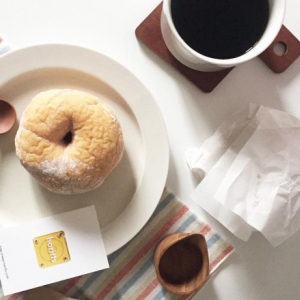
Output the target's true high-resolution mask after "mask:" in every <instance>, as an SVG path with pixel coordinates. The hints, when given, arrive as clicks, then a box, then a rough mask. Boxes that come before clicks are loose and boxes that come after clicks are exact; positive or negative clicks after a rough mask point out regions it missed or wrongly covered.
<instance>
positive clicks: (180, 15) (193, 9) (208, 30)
mask: <svg viewBox="0 0 300 300" xmlns="http://www.w3.org/2000/svg"><path fill="white" fill-rule="evenodd" d="M171 14H172V19H173V23H174V25H175V28H176V30H177V31H178V33H179V35H180V36H181V38H182V39H183V40H184V41H185V42H186V43H187V44H188V45H189V46H190V47H191V48H192V49H194V50H195V51H197V52H198V53H200V54H203V55H205V56H208V57H212V58H218V59H229V58H234V57H238V56H241V55H243V54H245V53H246V52H247V51H249V50H250V49H251V48H253V46H255V44H256V43H257V42H258V41H259V39H260V38H261V36H262V35H263V33H264V31H265V29H266V26H267V23H268V19H269V2H268V0H172V1H171Z"/></svg>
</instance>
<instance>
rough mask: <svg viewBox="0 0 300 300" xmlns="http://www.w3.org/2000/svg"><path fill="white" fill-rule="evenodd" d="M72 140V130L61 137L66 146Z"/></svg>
mask: <svg viewBox="0 0 300 300" xmlns="http://www.w3.org/2000/svg"><path fill="white" fill-rule="evenodd" d="M72 140H73V132H72V131H69V132H67V134H66V135H65V136H64V137H63V139H62V142H63V144H64V145H65V146H68V145H69V144H71V143H72Z"/></svg>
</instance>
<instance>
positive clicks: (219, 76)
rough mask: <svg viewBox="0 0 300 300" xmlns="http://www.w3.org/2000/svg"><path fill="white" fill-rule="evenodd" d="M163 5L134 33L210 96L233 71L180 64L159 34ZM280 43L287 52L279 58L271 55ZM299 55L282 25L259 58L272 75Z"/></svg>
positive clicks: (297, 45) (295, 42)
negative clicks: (206, 69) (205, 70)
mask: <svg viewBox="0 0 300 300" xmlns="http://www.w3.org/2000/svg"><path fill="white" fill-rule="evenodd" d="M161 11H162V3H160V4H159V5H158V6H157V7H156V8H155V9H154V10H153V11H152V13H151V14H150V15H149V16H148V17H147V18H146V19H145V20H144V21H143V22H142V23H141V24H140V25H139V26H138V27H137V29H136V31H135V34H136V36H137V38H138V39H139V40H140V41H141V42H142V43H144V44H145V45H146V46H147V47H148V48H149V49H150V50H152V51H153V52H154V53H155V54H157V55H158V56H159V57H160V58H162V59H163V60H164V61H165V62H167V63H168V64H170V65H171V66H173V67H174V68H175V69H176V70H178V71H179V72H180V73H181V74H182V75H184V76H185V77H186V78H188V79H189V80H190V81H191V82H193V83H194V84H195V85H196V86H197V87H198V88H199V89H201V90H202V91H203V92H205V93H210V92H212V91H213V90H214V88H216V86H217V85H218V84H219V83H220V82H221V81H222V80H223V79H224V78H225V77H226V76H227V75H228V74H229V72H230V71H231V70H232V69H233V68H230V69H225V70H222V71H219V72H200V71H196V70H193V69H191V68H189V67H186V66H185V65H183V64H182V63H181V62H179V61H178V60H177V59H176V58H175V57H174V56H173V55H172V54H171V53H170V51H169V50H168V48H167V46H166V44H165V42H164V40H163V37H162V33H161V28H160V15H161ZM276 43H283V45H284V46H285V47H286V51H285V53H284V55H283V56H278V55H277V54H275V52H274V45H275V44H276ZM299 55H300V42H299V41H298V40H297V38H296V37H295V36H294V35H293V34H292V33H291V32H290V31H289V30H288V29H287V28H286V27H285V26H282V28H281V30H280V32H279V34H278V36H277V38H276V39H275V40H274V42H273V43H272V44H271V45H270V47H269V48H268V49H267V50H265V51H264V52H263V53H262V54H261V55H260V56H259V57H260V59H261V60H262V61H263V62H264V63H265V64H266V65H267V66H268V67H269V68H270V69H271V70H272V71H274V72H275V73H281V72H283V71H285V70H286V69H287V68H288V67H289V66H290V65H291V64H292V63H293V62H294V61H295V60H296V59H297V57H298V56H299Z"/></svg>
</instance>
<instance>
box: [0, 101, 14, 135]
mask: <svg viewBox="0 0 300 300" xmlns="http://www.w3.org/2000/svg"><path fill="white" fill-rule="evenodd" d="M16 119H17V114H16V110H15V108H14V107H13V106H12V105H11V104H10V103H8V102H7V101H4V100H1V99H0V134H3V133H6V132H8V131H9V130H10V129H11V128H12V127H13V126H14V124H15V122H16Z"/></svg>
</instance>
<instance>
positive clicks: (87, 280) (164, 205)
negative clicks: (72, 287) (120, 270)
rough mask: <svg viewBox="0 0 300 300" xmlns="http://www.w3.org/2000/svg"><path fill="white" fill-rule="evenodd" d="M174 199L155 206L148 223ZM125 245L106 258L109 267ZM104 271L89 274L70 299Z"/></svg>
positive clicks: (80, 293) (81, 291) (172, 196)
mask: <svg viewBox="0 0 300 300" xmlns="http://www.w3.org/2000/svg"><path fill="white" fill-rule="evenodd" d="M173 198H174V195H173V194H172V193H169V194H168V195H167V196H166V197H165V198H164V199H163V200H162V201H161V202H160V203H159V204H158V206H157V208H156V209H155V211H154V213H153V214H152V216H151V218H150V219H149V221H148V223H149V222H151V221H152V220H153V219H154V218H155V217H156V216H157V215H158V214H159V213H160V212H161V211H162V210H164V208H166V206H168V204H169V203H170V202H171V201H172V199H173ZM127 245H129V244H126V245H125V246H123V247H122V248H120V249H119V250H117V251H115V252H114V253H112V254H111V255H109V256H108V261H109V265H111V264H112V263H113V262H114V261H115V260H116V259H117V258H118V256H119V255H120V254H121V253H122V252H123V251H124V250H125V249H126V247H127ZM104 271H105V270H101V271H98V272H95V273H93V274H91V275H90V276H89V277H88V278H87V279H86V281H85V283H84V284H83V285H82V287H80V288H78V290H77V291H75V292H74V294H73V295H72V296H71V297H72V298H75V299H76V298H80V297H81V296H82V295H83V294H84V292H85V291H86V290H87V289H88V288H89V287H90V286H91V285H92V284H93V283H94V282H95V281H96V280H97V278H98V277H99V276H100V275H101V274H102V273H103V272H104Z"/></svg>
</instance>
